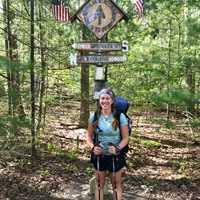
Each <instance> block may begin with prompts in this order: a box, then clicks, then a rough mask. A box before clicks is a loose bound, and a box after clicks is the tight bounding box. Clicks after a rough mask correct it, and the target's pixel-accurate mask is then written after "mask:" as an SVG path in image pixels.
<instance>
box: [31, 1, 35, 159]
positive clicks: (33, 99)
mask: <svg viewBox="0 0 200 200" xmlns="http://www.w3.org/2000/svg"><path fill="white" fill-rule="evenodd" d="M30 17H31V24H30V25H31V26H30V43H31V49H30V63H31V68H30V79H31V136H32V140H31V144H32V158H33V157H35V156H36V134H35V71H34V0H31V7H30Z"/></svg>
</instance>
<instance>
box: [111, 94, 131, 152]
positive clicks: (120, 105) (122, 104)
mask: <svg viewBox="0 0 200 200" xmlns="http://www.w3.org/2000/svg"><path fill="white" fill-rule="evenodd" d="M114 103H115V109H116V114H115V115H114V117H115V118H116V119H117V121H118V123H119V127H120V114H121V113H123V114H124V115H125V117H126V119H127V121H128V133H129V136H130V134H131V131H132V120H131V118H130V117H129V116H128V114H127V112H128V109H129V105H130V104H129V102H128V100H127V99H125V98H123V97H120V96H118V97H115V99H114ZM128 149H129V147H128V144H127V145H126V146H125V147H124V148H123V149H122V150H121V151H122V152H124V153H127V152H128Z"/></svg>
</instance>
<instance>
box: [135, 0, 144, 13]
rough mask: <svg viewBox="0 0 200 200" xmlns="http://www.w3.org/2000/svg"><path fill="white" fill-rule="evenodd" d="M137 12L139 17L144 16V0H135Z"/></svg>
mask: <svg viewBox="0 0 200 200" xmlns="http://www.w3.org/2000/svg"><path fill="white" fill-rule="evenodd" d="M135 10H136V12H137V13H138V15H139V16H142V14H143V12H144V2H143V0H135Z"/></svg>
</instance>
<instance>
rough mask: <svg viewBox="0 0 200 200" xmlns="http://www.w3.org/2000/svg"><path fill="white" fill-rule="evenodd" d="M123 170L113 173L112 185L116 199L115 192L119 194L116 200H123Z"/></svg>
mask: <svg viewBox="0 0 200 200" xmlns="http://www.w3.org/2000/svg"><path fill="white" fill-rule="evenodd" d="M122 170H123V169H120V170H119V171H117V172H114V173H113V172H112V174H111V183H112V187H113V193H114V197H115V192H117V199H114V200H122ZM115 187H116V188H115ZM114 190H116V191H114Z"/></svg>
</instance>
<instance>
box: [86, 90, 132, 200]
mask: <svg viewBox="0 0 200 200" xmlns="http://www.w3.org/2000/svg"><path fill="white" fill-rule="evenodd" d="M115 116H116V109H115V103H114V93H113V91H112V90H111V89H109V88H104V89H102V90H101V91H100V94H99V102H98V106H97V111H96V112H94V113H91V114H90V117H89V120H88V121H89V123H88V130H87V136H86V141H87V144H88V145H89V147H90V148H91V162H92V164H93V166H94V168H95V175H96V180H97V184H96V190H95V198H96V200H103V188H104V185H105V178H106V171H109V172H111V183H112V187H113V195H114V199H115V200H122V169H123V167H124V166H125V165H126V156H125V153H123V151H122V149H123V148H124V147H125V146H126V145H127V144H128V137H129V133H128V121H127V119H126V117H125V115H124V114H123V113H121V114H120V116H119V119H120V122H118V120H117V119H116V117H115ZM119 126H120V127H119Z"/></svg>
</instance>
